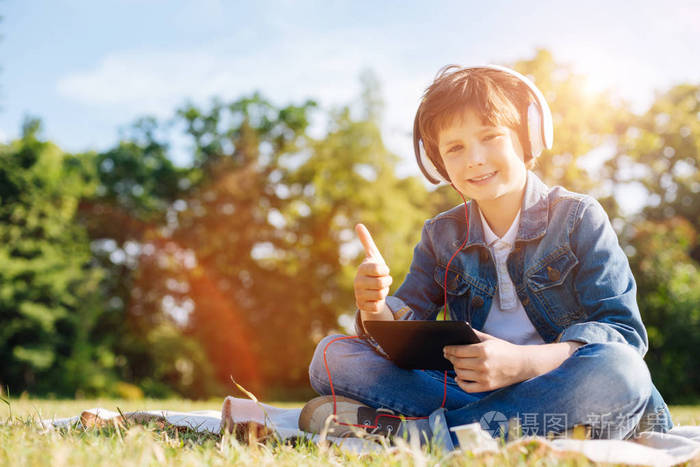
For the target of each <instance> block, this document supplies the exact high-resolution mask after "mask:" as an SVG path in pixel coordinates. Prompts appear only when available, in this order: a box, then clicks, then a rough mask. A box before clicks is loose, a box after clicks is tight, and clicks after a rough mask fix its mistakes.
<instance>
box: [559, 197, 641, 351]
mask: <svg viewBox="0 0 700 467" xmlns="http://www.w3.org/2000/svg"><path fill="white" fill-rule="evenodd" d="M581 205H582V209H581V210H580V213H579V215H578V216H577V218H576V219H575V224H574V227H573V232H572V235H571V247H572V249H573V251H574V254H575V255H576V257H577V258H578V259H579V270H578V272H577V276H576V280H575V288H576V292H577V294H578V297H579V300H580V303H581V305H582V306H583V308H584V310H585V312H586V318H585V319H586V321H585V322H582V323H576V324H573V325H571V326H569V327H567V328H566V329H564V331H563V332H562V333H561V334H560V335H559V336H558V337H557V339H556V341H557V342H560V341H561V342H564V341H579V342H583V343H585V344H589V343H604V342H622V343H627V344H629V345H631V346H633V347H634V348H635V349H637V351H638V352H639V353H640V354H641V355H642V356H644V354H645V353H646V351H647V347H648V340H647V332H646V329H645V328H644V324H643V323H642V318H641V315H640V313H639V307H638V306H637V296H636V295H637V286H636V284H635V281H634V277H633V276H632V270H631V269H630V266H629V262H628V260H627V256H626V255H625V253H624V251H623V250H622V248H621V247H620V244H619V242H618V239H617V235H616V234H615V231H614V230H613V228H612V225H611V224H610V221H609V219H608V216H607V214H606V212H605V210H604V209H603V207H602V206H601V205H600V203H598V201H596V200H594V199H592V198H588V202H584V203H582V204H581Z"/></svg>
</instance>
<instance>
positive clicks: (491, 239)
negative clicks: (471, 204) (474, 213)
mask: <svg viewBox="0 0 700 467" xmlns="http://www.w3.org/2000/svg"><path fill="white" fill-rule="evenodd" d="M479 216H480V217H481V227H482V229H483V230H484V241H485V242H486V245H488V246H493V245H494V244H495V243H496V242H498V241H499V240H500V241H501V242H502V243H505V244H507V245H508V246H510V247H512V246H514V245H515V237H516V236H517V234H518V224H519V223H520V211H518V213H517V214H516V215H515V219H513V222H512V223H511V224H510V227H509V228H508V231H507V232H506V233H505V235H503V237H499V236H498V235H496V234H495V233H494V231H493V230H491V227H490V226H489V223H488V222H487V221H486V218H485V217H484V213H482V212H481V209H479Z"/></svg>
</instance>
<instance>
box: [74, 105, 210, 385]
mask: <svg viewBox="0 0 700 467" xmlns="http://www.w3.org/2000/svg"><path fill="white" fill-rule="evenodd" d="M159 130H160V128H159V124H158V122H157V121H156V120H155V119H152V118H143V119H140V120H138V121H137V122H136V123H135V124H134V125H133V126H132V127H131V128H130V129H129V130H128V131H127V132H126V134H125V137H124V138H123V139H122V141H120V142H119V143H118V144H117V146H116V147H114V148H112V149H109V150H107V151H105V152H102V153H99V154H91V155H84V156H83V160H82V161H83V164H84V165H85V166H87V167H88V168H89V169H88V170H89V171H90V172H91V173H92V174H94V178H95V180H96V189H95V190H94V194H92V195H91V196H87V197H84V198H83V199H82V200H81V203H80V218H81V220H82V222H83V224H84V225H85V226H87V230H88V232H89V235H90V239H91V246H92V252H93V257H94V259H95V261H96V262H97V263H98V264H100V266H101V267H102V269H103V270H104V271H106V272H107V274H106V275H105V278H104V280H103V281H101V284H100V286H101V290H102V293H103V295H104V296H105V297H106V298H107V300H106V303H105V305H104V313H103V315H102V317H101V319H100V320H99V322H98V323H97V325H96V328H95V330H94V331H93V334H92V335H93V339H94V340H95V341H98V342H101V343H103V344H104V345H106V346H107V347H108V348H110V349H111V350H112V352H113V355H114V365H115V369H116V371H117V374H118V376H119V378H120V379H121V380H122V381H126V382H129V383H132V384H136V385H138V386H140V387H141V388H142V389H143V390H144V391H145V393H146V395H150V396H156V397H162V396H168V395H172V394H181V395H186V396H188V397H194V398H197V397H205V396H208V395H210V394H212V393H215V392H218V391H220V388H219V387H218V386H216V384H215V382H214V378H213V369H212V366H211V365H210V363H209V362H208V359H207V358H206V355H205V354H204V352H203V350H202V348H201V346H200V345H199V343H198V342H197V341H196V340H195V339H194V338H192V337H189V336H187V335H186V334H185V332H184V329H183V327H184V326H183V324H182V323H179V322H178V321H177V319H176V317H175V316H173V314H172V312H177V311H180V312H182V310H183V308H182V307H183V306H186V304H187V303H188V302H187V300H188V299H187V296H186V294H185V293H184V292H183V290H181V284H182V283H183V277H184V276H183V275H184V271H186V268H184V267H183V265H182V254H183V251H182V250H181V249H179V248H178V247H177V246H176V245H175V244H174V243H173V241H172V238H171V237H172V231H173V228H174V227H175V224H174V219H175V218H176V210H175V209H176V207H177V206H179V203H182V201H180V202H179V203H178V199H179V196H182V195H183V194H185V193H186V192H187V189H188V188H189V187H190V186H191V184H192V177H196V176H197V175H196V174H197V171H195V170H191V169H181V168H178V167H175V166H174V165H173V163H172V162H171V160H170V159H169V157H168V153H167V152H168V146H167V144H166V143H164V142H161V141H159V140H158V138H157V133H158V131H159Z"/></svg>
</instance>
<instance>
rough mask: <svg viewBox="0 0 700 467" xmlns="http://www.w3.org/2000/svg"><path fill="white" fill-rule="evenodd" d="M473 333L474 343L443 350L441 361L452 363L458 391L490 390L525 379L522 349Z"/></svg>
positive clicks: (494, 338) (482, 333) (478, 332)
mask: <svg viewBox="0 0 700 467" xmlns="http://www.w3.org/2000/svg"><path fill="white" fill-rule="evenodd" d="M474 332H475V333H476V335H477V336H479V339H481V342H479V343H478V344H470V345H448V346H446V347H445V348H444V353H445V358H446V359H448V360H449V361H450V362H452V366H454V369H455V372H456V373H457V377H456V378H455V380H456V381H457V384H458V385H459V387H460V388H462V389H463V390H464V391H466V392H482V391H491V390H494V389H498V388H502V387H505V386H509V385H511V384H515V383H519V382H520V381H524V380H526V379H527V378H528V376H526V360H525V353H526V352H524V351H523V350H524V349H523V346H520V345H516V344H511V343H510V342H508V341H504V340H502V339H499V338H497V337H494V336H492V335H490V334H486V333H484V332H481V331H477V330H476V329H475V330H474Z"/></svg>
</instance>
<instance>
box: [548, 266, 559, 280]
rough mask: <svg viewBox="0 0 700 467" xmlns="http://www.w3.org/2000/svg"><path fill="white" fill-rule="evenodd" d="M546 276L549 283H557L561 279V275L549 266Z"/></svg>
mask: <svg viewBox="0 0 700 467" xmlns="http://www.w3.org/2000/svg"><path fill="white" fill-rule="evenodd" d="M547 276H548V277H549V280H550V281H555V282H556V281H558V280H559V279H561V273H560V272H559V271H557V270H556V269H554V268H553V267H551V266H547Z"/></svg>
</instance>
